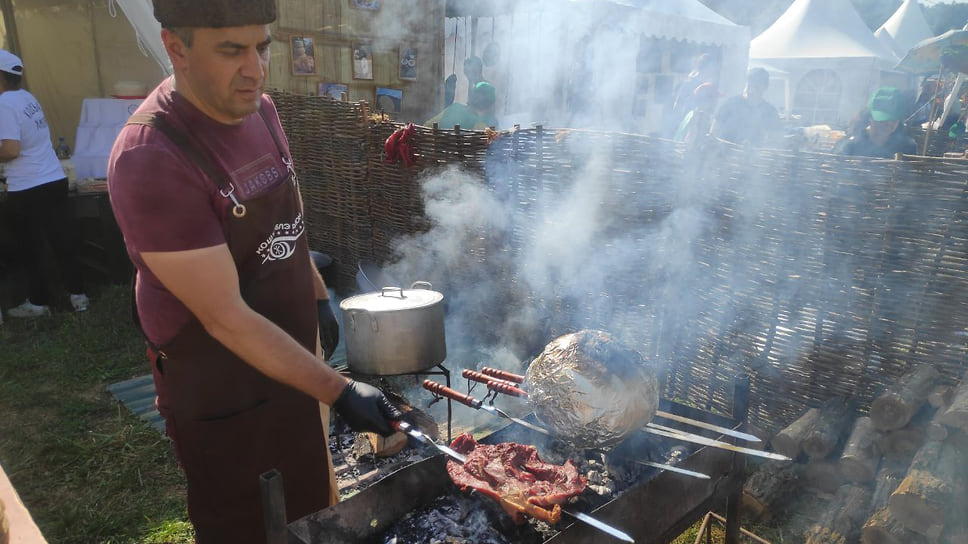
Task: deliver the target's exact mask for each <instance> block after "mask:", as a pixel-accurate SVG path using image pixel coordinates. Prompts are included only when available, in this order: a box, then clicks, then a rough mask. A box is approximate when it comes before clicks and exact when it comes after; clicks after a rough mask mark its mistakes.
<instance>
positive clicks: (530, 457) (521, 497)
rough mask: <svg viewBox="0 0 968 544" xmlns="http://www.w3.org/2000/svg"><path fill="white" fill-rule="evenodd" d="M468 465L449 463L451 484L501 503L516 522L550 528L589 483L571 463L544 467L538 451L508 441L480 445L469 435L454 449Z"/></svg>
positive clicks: (549, 464)
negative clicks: (527, 520)
mask: <svg viewBox="0 0 968 544" xmlns="http://www.w3.org/2000/svg"><path fill="white" fill-rule="evenodd" d="M451 448H453V449H454V450H456V451H457V452H458V453H462V454H465V455H466V456H467V461H466V462H465V463H464V464H463V465H461V464H460V463H458V462H456V461H449V462H448V463H447V473H448V474H449V475H450V478H451V480H453V481H454V483H455V484H457V485H459V486H460V487H461V488H462V489H467V488H471V489H475V490H477V491H480V492H481V493H484V494H485V495H487V496H489V497H492V498H494V499H495V500H497V501H498V502H500V503H501V506H502V507H503V508H504V509H505V511H507V513H508V514H509V515H511V517H512V518H513V519H514V520H515V522H516V523H523V522H524V517H523V514H527V515H528V516H531V517H533V518H535V519H539V520H542V521H546V522H548V523H558V522H559V521H561V503H562V502H565V501H567V500H568V499H570V498H571V497H574V496H576V495H578V494H580V493H581V492H582V491H584V489H585V486H586V484H587V480H586V479H585V478H584V477H582V476H580V475H579V474H578V469H576V468H575V465H574V464H572V462H571V460H568V461H565V463H564V464H563V465H555V464H551V463H546V462H544V461H542V460H541V458H540V457H539V456H538V450H537V448H535V447H534V446H527V445H524V444H516V443H514V442H504V443H500V444H493V445H490V444H478V443H477V442H475V441H474V438H473V437H472V436H471V435H469V434H462V435H460V436H458V437H457V438H456V439H455V440H454V442H453V443H452V444H451Z"/></svg>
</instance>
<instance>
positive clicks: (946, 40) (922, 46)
mask: <svg viewBox="0 0 968 544" xmlns="http://www.w3.org/2000/svg"><path fill="white" fill-rule="evenodd" d="M895 69H896V70H900V71H902V72H909V73H912V74H929V73H937V72H941V71H942V70H951V71H953V72H962V73H968V30H949V31H948V32H945V33H944V34H942V35H940V36H936V37H934V38H928V39H927V40H924V41H922V42H920V43H918V44H917V45H915V46H914V47H912V48H911V49H910V50H909V51H908V52H907V54H906V55H904V58H903V59H901V62H899V63H898V64H897V66H896V67H895Z"/></svg>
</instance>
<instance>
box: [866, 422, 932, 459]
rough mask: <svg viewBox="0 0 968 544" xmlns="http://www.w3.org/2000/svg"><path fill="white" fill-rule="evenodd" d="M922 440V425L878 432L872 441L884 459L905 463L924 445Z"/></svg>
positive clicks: (923, 436) (923, 437)
mask: <svg viewBox="0 0 968 544" xmlns="http://www.w3.org/2000/svg"><path fill="white" fill-rule="evenodd" d="M924 440H925V434H924V429H923V428H922V427H905V428H903V429H895V430H893V431H886V432H882V433H878V435H877V436H876V437H875V438H874V443H875V444H876V445H877V449H878V450H880V452H881V454H882V455H883V456H884V458H885V459H887V460H890V461H898V462H904V463H907V462H910V461H911V459H913V458H914V454H916V453H917V452H918V450H919V449H920V448H921V446H922V445H924Z"/></svg>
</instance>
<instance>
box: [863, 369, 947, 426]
mask: <svg viewBox="0 0 968 544" xmlns="http://www.w3.org/2000/svg"><path fill="white" fill-rule="evenodd" d="M940 377H941V375H940V374H938V371H937V370H935V368H934V366H932V365H930V364H922V365H918V366H916V367H915V368H914V369H913V370H911V371H910V372H908V373H907V374H904V375H903V376H901V377H900V378H899V379H898V381H897V382H895V383H894V384H892V385H891V386H890V387H888V388H887V390H885V391H884V392H883V393H881V394H880V396H878V397H877V398H876V399H874V402H873V403H872V404H871V408H870V416H871V420H872V421H873V422H874V428H875V429H879V430H882V431H892V430H895V429H900V428H902V427H904V426H905V425H907V424H908V422H909V421H911V418H912V417H913V416H914V414H915V413H917V411H918V410H920V409H921V406H922V405H924V403H925V402H926V401H927V400H928V395H929V394H930V393H931V391H932V390H933V389H934V386H935V385H936V383H937V381H938V379H939V378H940Z"/></svg>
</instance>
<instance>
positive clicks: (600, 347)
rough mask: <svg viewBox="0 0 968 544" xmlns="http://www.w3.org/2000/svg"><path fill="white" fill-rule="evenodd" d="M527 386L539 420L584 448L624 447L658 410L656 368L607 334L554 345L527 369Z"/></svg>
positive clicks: (572, 337)
mask: <svg viewBox="0 0 968 544" xmlns="http://www.w3.org/2000/svg"><path fill="white" fill-rule="evenodd" d="M525 385H526V386H527V388H528V393H529V395H530V401H531V406H532V408H533V409H534V413H535V415H536V416H537V417H538V419H539V420H540V421H541V422H542V423H543V424H544V425H545V426H547V427H549V428H550V429H552V430H553V431H554V432H555V434H556V435H558V436H559V437H560V438H561V439H563V440H565V441H566V442H568V443H570V444H572V445H574V446H576V447H580V448H591V447H603V446H609V445H612V444H615V443H618V442H620V441H621V440H623V439H624V438H625V437H626V436H628V435H629V434H630V433H632V432H634V431H636V430H639V429H641V428H643V427H645V425H646V424H647V423H649V422H650V421H652V417H653V416H655V412H656V410H657V409H658V408H659V384H658V379H657V378H656V373H655V371H654V369H653V368H652V366H651V365H650V364H649V363H648V362H647V361H645V359H643V358H642V355H640V354H639V353H638V352H637V351H635V350H633V349H630V348H628V347H626V346H624V345H622V344H621V343H620V342H619V341H618V340H616V339H614V338H613V337H612V336H611V335H609V334H608V333H606V332H604V331H596V330H584V331H579V332H576V333H572V334H566V335H564V336H561V337H559V338H557V339H555V340H554V341H552V342H551V343H550V344H548V345H547V346H546V347H545V349H544V351H543V352H542V353H541V355H539V356H538V357H536V358H535V359H534V361H533V362H532V363H531V366H529V367H528V372H527V375H526V381H525Z"/></svg>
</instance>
